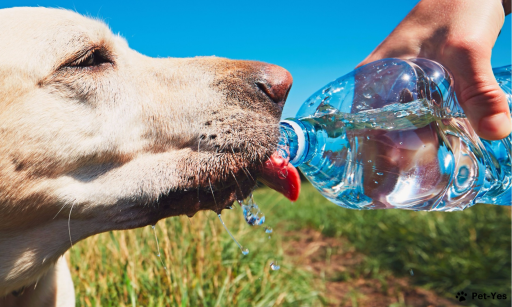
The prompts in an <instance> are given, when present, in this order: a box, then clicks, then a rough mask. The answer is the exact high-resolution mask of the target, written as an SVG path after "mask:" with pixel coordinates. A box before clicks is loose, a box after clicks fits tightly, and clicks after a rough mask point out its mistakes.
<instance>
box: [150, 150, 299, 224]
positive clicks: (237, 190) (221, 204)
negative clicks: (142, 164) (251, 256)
mask: <svg viewBox="0 0 512 307" xmlns="http://www.w3.org/2000/svg"><path fill="white" fill-rule="evenodd" d="M231 179H232V180H224V181H223V182H221V183H217V182H215V183H214V182H211V181H209V180H207V181H206V182H207V184H206V185H201V186H197V187H195V188H192V187H191V188H187V189H180V190H178V191H174V192H172V193H169V194H164V195H161V196H160V197H159V199H158V200H157V201H156V202H155V204H154V205H155V207H156V208H158V210H156V211H157V212H154V213H155V216H152V218H153V219H154V220H155V221H154V222H156V221H158V220H159V219H161V218H164V217H165V216H169V215H183V214H185V215H187V216H189V217H191V216H193V215H194V214H195V213H197V212H198V211H201V210H212V211H215V212H217V213H220V212H221V211H222V210H223V209H226V208H230V207H231V205H232V204H233V203H234V202H235V201H237V200H243V199H245V198H247V197H249V196H250V194H251V193H252V191H253V190H254V188H255V187H256V184H257V180H259V181H261V182H262V183H264V184H265V185H267V186H268V187H269V188H271V189H274V190H276V191H277V192H279V193H281V194H282V195H284V196H285V197H286V198H287V199H289V200H291V201H295V200H297V198H298V197H299V193H300V184H301V183H300V177H299V173H298V171H297V169H296V168H295V167H294V166H293V165H291V164H290V163H288V161H286V160H285V159H283V158H282V157H281V156H280V155H279V154H277V153H274V154H273V155H272V156H271V157H270V158H269V159H268V160H267V161H266V162H265V163H263V165H262V166H261V167H259V168H256V169H255V170H253V171H250V168H240V171H239V172H238V173H233V174H232V176H231ZM149 223H153V221H149Z"/></svg>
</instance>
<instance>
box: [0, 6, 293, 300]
mask: <svg viewBox="0 0 512 307" xmlns="http://www.w3.org/2000/svg"><path fill="white" fill-rule="evenodd" d="M291 83H292V78H291V76H290V74H289V73H288V72H287V71H286V70H284V69H282V68H280V67H277V66H274V65H269V64H264V63H259V62H249V61H232V60H227V59H222V58H216V57H199V58H187V59H178V58H165V59H162V58H161V59H155V58H149V57H146V56H144V55H141V54H139V53H137V52H136V51H134V50H132V49H130V48H129V47H128V44H127V43H126V41H125V40H124V39H123V38H121V37H119V36H116V35H113V34H112V33H111V31H110V30H109V28H108V27H107V26H106V25H105V24H103V23H101V22H98V21H96V20H91V19H88V18H85V17H83V16H80V15H78V14H76V13H74V12H70V11H65V10H57V9H46V8H12V9H4V10H0V306H2V307H4V306H73V305H74V291H73V285H72V282H71V278H70V273H69V270H68V267H67V264H66V262H65V259H64V258H63V257H62V255H63V254H64V253H65V252H66V250H68V249H69V248H70V246H71V245H72V244H74V243H76V242H78V241H80V240H82V239H84V238H86V237H88V236H91V235H94V234H97V233H100V232H104V231H109V230H117V229H130V228H135V227H141V226H145V225H151V224H155V223H156V222H157V221H158V220H159V219H162V218H165V217H168V216H173V215H180V214H186V215H189V216H192V215H194V213H196V212H197V211H198V210H206V209H210V210H214V211H217V212H220V210H222V209H223V208H224V207H226V206H227V205H229V204H231V203H232V202H233V201H234V200H236V199H241V198H244V197H246V196H247V195H248V194H249V193H250V191H251V189H252V188H253V187H254V185H255V179H256V178H258V176H260V177H263V178H264V179H265V176H266V177H268V178H266V179H267V180H270V181H271V178H270V177H272V174H266V173H265V171H264V170H262V168H263V167H262V165H265V163H266V162H268V161H269V160H268V159H269V157H270V156H271V155H272V153H273V152H274V150H275V148H276V143H277V139H278V136H279V130H278V122H279V118H280V115H281V111H282V108H283V105H284V102H285V100H286V97H287V95H288V91H289V89H290V87H291ZM267 173H269V172H267ZM269 178H270V179H269Z"/></svg>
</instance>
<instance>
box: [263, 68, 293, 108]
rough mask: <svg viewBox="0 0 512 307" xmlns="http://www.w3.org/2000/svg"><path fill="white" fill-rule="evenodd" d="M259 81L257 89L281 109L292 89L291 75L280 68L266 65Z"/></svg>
mask: <svg viewBox="0 0 512 307" xmlns="http://www.w3.org/2000/svg"><path fill="white" fill-rule="evenodd" d="M261 79H262V80H261V81H257V82H256V85H257V86H258V88H259V89H260V90H261V91H262V92H264V93H265V94H266V95H267V96H268V97H269V98H270V99H272V101H273V102H275V103H276V104H278V105H280V106H281V107H282V106H283V105H284V102H285V101H286V98H287V97H288V93H289V92H290V88H291V87H292V83H293V78H292V75H291V74H290V73H289V72H288V71H287V70H286V69H284V68H282V67H279V66H276V65H269V64H266V65H265V66H263V69H262V75H261Z"/></svg>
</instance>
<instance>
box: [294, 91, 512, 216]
mask: <svg viewBox="0 0 512 307" xmlns="http://www.w3.org/2000/svg"><path fill="white" fill-rule="evenodd" d="M301 122H302V123H303V124H305V125H306V126H308V128H309V131H308V135H309V139H310V140H311V139H313V138H314V139H315V140H316V142H317V144H316V147H315V148H311V149H310V151H312V153H309V154H310V158H311V159H310V160H309V161H308V162H307V163H304V164H302V165H301V166H300V168H301V170H302V172H303V173H304V175H305V176H306V177H308V178H314V180H311V181H312V184H313V185H314V186H315V187H316V188H317V189H318V190H320V191H321V192H322V193H323V194H324V196H326V197H327V198H328V199H329V200H331V201H333V202H334V203H336V204H338V205H341V206H344V207H348V208H353V209H361V208H363V209H376V208H405V209H420V210H429V209H430V210H444V211H451V210H461V209H463V208H464V207H465V206H467V205H468V204H469V203H470V200H473V199H474V198H475V197H477V195H478V193H479V191H480V190H481V189H480V187H481V186H482V185H483V184H484V178H483V173H484V172H478V169H479V168H480V169H482V168H483V169H485V165H484V159H485V156H484V153H482V152H481V151H480V150H478V148H477V147H476V146H475V145H474V143H475V141H476V140H477V137H476V135H474V133H471V131H472V130H471V129H468V128H469V122H468V121H467V119H466V118H465V117H462V116H459V117H444V118H439V117H438V116H436V115H435V114H434V112H433V111H432V106H431V105H430V102H429V101H427V100H425V99H420V100H414V101H411V102H408V103H394V104H389V105H387V106H384V107H382V108H380V109H372V110H365V111H361V112H358V113H355V114H347V113H342V112H338V111H337V110H336V109H334V108H332V107H330V106H328V105H326V106H323V107H322V106H320V107H318V109H317V112H316V113H315V115H314V116H311V117H309V118H303V119H301ZM333 123H335V124H333ZM501 150H503V151H504V150H505V149H504V148H502V149H501ZM503 156H506V152H505V153H504V154H503ZM509 164H510V163H509ZM475 186H477V187H478V189H475V188H474V187H475ZM447 187H448V189H447ZM447 202H449V203H450V207H449V208H446V207H444V206H445V204H446V203H447Z"/></svg>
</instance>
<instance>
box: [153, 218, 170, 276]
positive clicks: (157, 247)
mask: <svg viewBox="0 0 512 307" xmlns="http://www.w3.org/2000/svg"><path fill="white" fill-rule="evenodd" d="M151 229H153V234H154V235H155V240H156V249H157V250H158V254H157V255H156V256H157V257H158V258H160V262H161V263H162V266H163V267H164V270H166V271H167V266H166V265H165V263H164V260H163V259H162V257H161V255H160V244H159V243H158V238H157V236H156V229H155V225H151Z"/></svg>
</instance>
